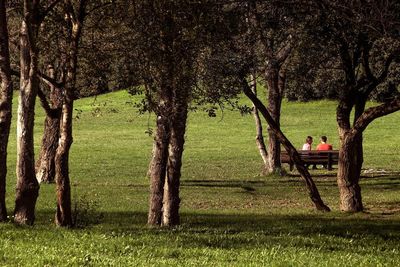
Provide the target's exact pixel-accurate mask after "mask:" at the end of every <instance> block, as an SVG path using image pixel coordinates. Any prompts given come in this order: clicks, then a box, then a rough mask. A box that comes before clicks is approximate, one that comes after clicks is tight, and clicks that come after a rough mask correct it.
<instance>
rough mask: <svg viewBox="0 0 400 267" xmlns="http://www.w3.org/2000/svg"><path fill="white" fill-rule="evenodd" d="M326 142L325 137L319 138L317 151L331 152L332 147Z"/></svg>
mask: <svg viewBox="0 0 400 267" xmlns="http://www.w3.org/2000/svg"><path fill="white" fill-rule="evenodd" d="M327 140H328V138H326V136H325V135H323V136H321V143H320V144H318V145H317V150H332V145H330V144H327V143H326V141H327Z"/></svg>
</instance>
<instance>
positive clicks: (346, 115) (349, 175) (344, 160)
mask: <svg viewBox="0 0 400 267" xmlns="http://www.w3.org/2000/svg"><path fill="white" fill-rule="evenodd" d="M355 100H356V101H355V102H354V103H355V104H354V108H355V114H354V123H353V124H354V125H355V124H356V122H357V120H358V119H359V118H360V117H361V116H362V114H363V112H364V110H365V104H366V99H365V98H357V99H355ZM351 103H352V102H351V101H350V100H349V101H347V103H346V102H345V101H343V103H341V105H339V107H338V123H339V137H340V148H339V163H338V173H337V183H338V187H339V193H340V210H342V211H346V212H358V211H362V210H363V204H362V198H361V187H360V185H359V181H360V175H361V168H362V164H363V160H364V159H363V146H362V143H363V136H362V131H360V132H358V133H356V134H355V133H354V132H353V131H351V129H350V128H349V126H348V125H349V124H350V112H349V108H350V107H351V106H353V105H352V104H351Z"/></svg>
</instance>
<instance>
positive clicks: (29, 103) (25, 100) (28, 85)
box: [14, 0, 59, 225]
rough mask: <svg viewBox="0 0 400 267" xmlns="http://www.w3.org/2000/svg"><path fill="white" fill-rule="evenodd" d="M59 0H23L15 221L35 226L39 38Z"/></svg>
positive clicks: (37, 186) (37, 193)
mask: <svg viewBox="0 0 400 267" xmlns="http://www.w3.org/2000/svg"><path fill="white" fill-rule="evenodd" d="M58 2H59V0H54V1H51V2H50V3H49V5H48V6H43V5H42V4H41V2H40V1H39V0H37V1H27V0H24V1H23V18H22V23H21V28H20V47H19V48H20V94H19V105H18V120H17V151H18V152H17V188H16V190H17V193H16V199H15V209H14V221H15V222H16V223H19V224H27V225H32V224H33V223H34V220H35V205H36V199H37V197H38V195H39V184H38V182H37V180H36V174H35V162H34V158H35V156H34V149H33V126H34V114H35V112H34V108H35V102H36V101H35V100H36V96H37V92H38V89H39V78H38V59H39V48H38V46H37V38H38V34H39V30H40V24H41V23H42V21H43V20H44V18H45V17H46V15H47V14H48V12H50V11H51V10H52V9H53V8H54V6H55V5H56V4H58Z"/></svg>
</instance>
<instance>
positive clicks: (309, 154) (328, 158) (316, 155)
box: [281, 150, 339, 171]
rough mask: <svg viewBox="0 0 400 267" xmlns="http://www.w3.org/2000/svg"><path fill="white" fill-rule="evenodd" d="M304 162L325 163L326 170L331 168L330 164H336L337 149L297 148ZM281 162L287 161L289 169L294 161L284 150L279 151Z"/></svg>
mask: <svg viewBox="0 0 400 267" xmlns="http://www.w3.org/2000/svg"><path fill="white" fill-rule="evenodd" d="M297 152H298V153H299V155H300V158H301V159H302V160H303V162H304V164H307V165H311V164H322V165H326V166H327V168H328V170H332V165H337V164H338V160H339V150H297ZM281 163H288V164H289V165H290V170H291V171H292V170H293V167H294V162H293V161H292V160H291V159H290V157H289V154H288V153H287V152H286V151H282V152H281Z"/></svg>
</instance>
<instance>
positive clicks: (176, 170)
mask: <svg viewBox="0 0 400 267" xmlns="http://www.w3.org/2000/svg"><path fill="white" fill-rule="evenodd" d="M183 95H186V94H184V93H183ZM177 98H178V99H179V100H178V101H179V102H180V103H176V104H175V106H174V110H175V114H174V119H173V122H172V127H171V138H170V143H169V151H168V152H169V153H168V154H169V156H168V164H167V176H166V181H165V185H164V187H165V188H164V199H163V221H162V225H164V226H173V225H179V224H180V218H179V205H180V202H181V200H180V198H179V187H180V178H181V166H182V155H183V146H184V143H185V130H186V121H187V113H188V106H187V97H182V96H180V97H178V96H176V97H175V99H177Z"/></svg>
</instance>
